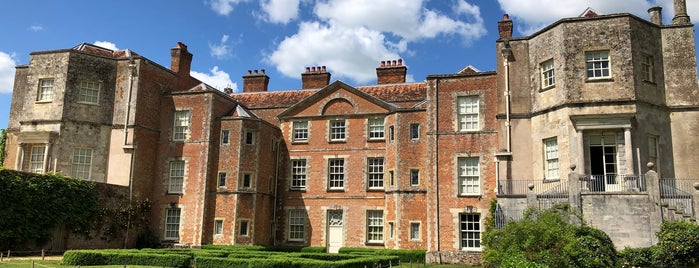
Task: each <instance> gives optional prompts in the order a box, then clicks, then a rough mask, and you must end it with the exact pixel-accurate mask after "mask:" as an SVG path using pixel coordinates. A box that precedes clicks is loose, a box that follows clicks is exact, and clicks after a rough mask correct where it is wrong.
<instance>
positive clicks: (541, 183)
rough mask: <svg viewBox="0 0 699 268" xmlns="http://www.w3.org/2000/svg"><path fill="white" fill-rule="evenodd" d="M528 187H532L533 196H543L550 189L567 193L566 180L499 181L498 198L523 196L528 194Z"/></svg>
mask: <svg viewBox="0 0 699 268" xmlns="http://www.w3.org/2000/svg"><path fill="white" fill-rule="evenodd" d="M529 185H534V188H533V189H532V191H534V193H535V194H537V195H538V194H544V193H547V192H548V191H549V190H551V189H558V190H565V192H566V193H567V192H568V181H567V180H501V181H499V182H498V195H499V196H525V195H527V193H529Z"/></svg>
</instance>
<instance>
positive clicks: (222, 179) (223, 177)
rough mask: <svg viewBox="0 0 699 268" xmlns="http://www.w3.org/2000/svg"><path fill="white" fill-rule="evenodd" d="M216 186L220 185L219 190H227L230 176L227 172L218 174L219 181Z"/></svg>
mask: <svg viewBox="0 0 699 268" xmlns="http://www.w3.org/2000/svg"><path fill="white" fill-rule="evenodd" d="M216 185H218V188H226V186H227V185H228V174H226V172H225V171H219V172H218V181H217V183H216Z"/></svg>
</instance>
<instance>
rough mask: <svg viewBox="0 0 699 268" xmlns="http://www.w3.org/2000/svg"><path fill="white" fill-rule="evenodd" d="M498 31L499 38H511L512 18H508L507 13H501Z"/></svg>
mask: <svg viewBox="0 0 699 268" xmlns="http://www.w3.org/2000/svg"><path fill="white" fill-rule="evenodd" d="M498 32H499V33H500V39H511V38H512V20H510V15H507V13H505V14H504V15H502V20H501V21H498Z"/></svg>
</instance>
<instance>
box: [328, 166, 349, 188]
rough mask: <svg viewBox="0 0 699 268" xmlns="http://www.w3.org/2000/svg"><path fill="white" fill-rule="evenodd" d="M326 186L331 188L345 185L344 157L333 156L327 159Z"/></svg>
mask: <svg viewBox="0 0 699 268" xmlns="http://www.w3.org/2000/svg"><path fill="white" fill-rule="evenodd" d="M328 183H329V185H328V188H329V189H331V190H338V189H343V188H344V187H345V159H341V158H335V159H330V160H328Z"/></svg>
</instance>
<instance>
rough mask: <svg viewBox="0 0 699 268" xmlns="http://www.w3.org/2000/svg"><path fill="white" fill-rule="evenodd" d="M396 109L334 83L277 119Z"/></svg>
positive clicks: (379, 111)
mask: <svg viewBox="0 0 699 268" xmlns="http://www.w3.org/2000/svg"><path fill="white" fill-rule="evenodd" d="M395 108H396V107H394V106H393V105H391V104H389V103H386V102H384V101H382V100H380V99H378V98H376V97H374V96H372V95H369V94H367V93H365V92H363V91H360V90H357V89H356V88H354V87H352V86H349V85H347V84H345V83H343V82H341V81H335V82H333V83H332V84H330V85H328V86H326V87H324V88H323V89H321V90H319V91H318V92H316V93H315V94H313V95H311V96H308V97H307V98H305V99H303V100H302V101H300V102H298V103H296V104H295V105H293V106H291V107H289V108H288V109H286V110H285V111H284V112H282V113H280V114H279V116H278V117H279V118H280V119H283V118H289V117H319V116H336V115H360V114H382V113H389V112H391V111H393V110H394V109H395Z"/></svg>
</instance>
